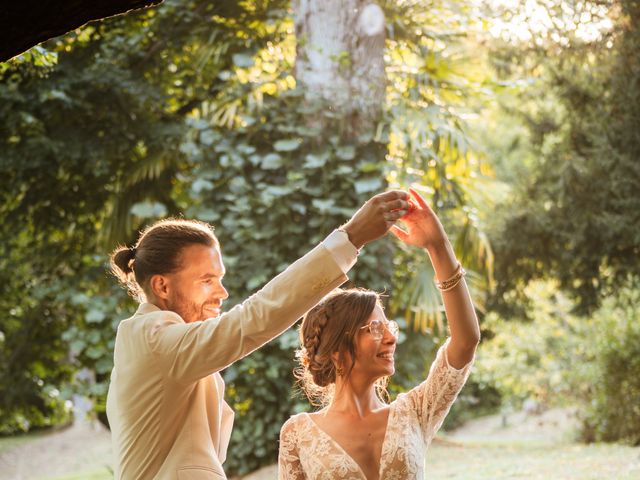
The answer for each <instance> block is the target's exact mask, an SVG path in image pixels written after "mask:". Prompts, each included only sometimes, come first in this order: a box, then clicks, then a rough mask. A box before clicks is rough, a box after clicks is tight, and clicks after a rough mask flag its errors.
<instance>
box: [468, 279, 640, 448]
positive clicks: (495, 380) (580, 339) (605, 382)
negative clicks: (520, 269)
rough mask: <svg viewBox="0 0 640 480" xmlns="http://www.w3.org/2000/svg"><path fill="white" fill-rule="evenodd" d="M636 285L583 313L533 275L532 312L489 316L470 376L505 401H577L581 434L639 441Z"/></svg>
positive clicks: (639, 299) (639, 300)
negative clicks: (586, 314)
mask: <svg viewBox="0 0 640 480" xmlns="http://www.w3.org/2000/svg"><path fill="white" fill-rule="evenodd" d="M639 287H640V285H639V284H638V282H637V281H636V282H635V283H630V284H629V285H628V286H626V287H624V288H622V289H620V290H619V292H617V293H616V295H612V296H610V297H608V298H606V299H605V300H604V302H603V305H602V307H601V308H600V309H598V310H597V311H596V312H595V314H594V315H593V316H592V317H590V318H585V317H578V316H576V315H573V314H571V313H570V312H571V310H572V307H573V304H572V303H571V302H569V301H567V299H566V298H565V297H564V296H563V295H562V294H561V293H559V292H557V291H556V286H555V285H554V284H552V283H543V282H532V283H531V284H530V285H529V286H528V287H527V288H526V289H525V292H526V294H527V297H528V298H529V300H530V306H531V307H532V309H531V310H530V311H529V317H530V318H527V319H524V320H523V319H519V320H518V319H512V320H509V321H506V320H504V319H501V318H499V317H498V316H497V315H495V314H491V315H489V316H488V318H487V321H486V322H485V323H484V327H485V328H488V329H489V330H490V331H492V332H493V335H494V336H493V338H491V339H490V340H488V341H485V342H483V343H482V345H481V346H480V349H479V354H478V369H477V373H476V378H477V379H478V381H479V382H481V383H483V384H485V385H491V386H494V387H495V388H496V389H497V390H498V391H499V392H500V394H501V396H502V400H503V402H504V403H506V404H508V405H510V406H511V407H518V406H520V405H521V404H522V402H523V401H524V400H525V399H528V398H533V399H535V400H537V401H538V402H540V403H541V404H543V405H545V406H554V405H567V404H571V405H576V406H577V407H578V415H579V417H580V419H581V421H582V431H581V436H582V438H583V439H584V440H586V441H624V442H627V443H631V444H634V445H637V444H639V443H640V404H639V403H638V399H639V398H640V376H639V375H638V372H639V371H640V324H639V323H638V321H637V319H638V318H640V288H639Z"/></svg>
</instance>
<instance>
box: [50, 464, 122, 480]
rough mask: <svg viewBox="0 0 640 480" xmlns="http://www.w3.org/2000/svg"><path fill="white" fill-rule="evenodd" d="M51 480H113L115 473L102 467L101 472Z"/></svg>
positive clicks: (94, 471) (88, 472)
mask: <svg viewBox="0 0 640 480" xmlns="http://www.w3.org/2000/svg"><path fill="white" fill-rule="evenodd" d="M47 480H49V479H47ZM50 480H113V473H111V472H110V471H109V470H107V468H105V467H102V468H101V469H99V470H92V471H87V472H83V473H75V474H73V475H65V476H63V477H55V478H52V479H50Z"/></svg>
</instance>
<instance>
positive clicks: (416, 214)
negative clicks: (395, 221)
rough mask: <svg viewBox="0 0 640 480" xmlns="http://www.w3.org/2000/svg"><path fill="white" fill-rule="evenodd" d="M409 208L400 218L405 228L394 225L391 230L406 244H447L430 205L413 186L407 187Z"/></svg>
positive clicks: (446, 239)
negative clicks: (409, 193) (409, 194)
mask: <svg viewBox="0 0 640 480" xmlns="http://www.w3.org/2000/svg"><path fill="white" fill-rule="evenodd" d="M409 192H411V196H412V198H410V200H409V202H410V208H409V211H408V212H407V214H406V215H405V216H403V217H402V218H401V221H403V222H404V223H405V225H406V230H403V229H402V228H400V227H398V226H396V225H394V226H392V227H391V232H392V233H393V234H394V235H395V236H396V237H398V238H399V239H400V240H402V241H403V242H404V243H406V244H408V245H415V246H416V247H420V248H426V249H428V250H429V249H431V248H437V247H441V246H444V245H446V244H447V242H448V238H447V234H446V233H445V231H444V228H443V227H442V224H441V223H440V220H439V219H438V217H437V216H436V214H435V213H434V211H433V210H431V207H429V205H428V204H427V202H426V200H425V199H424V198H422V195H420V194H419V193H418V192H416V191H415V190H414V189H413V188H410V189H409Z"/></svg>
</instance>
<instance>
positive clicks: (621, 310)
mask: <svg viewBox="0 0 640 480" xmlns="http://www.w3.org/2000/svg"><path fill="white" fill-rule="evenodd" d="M638 319H640V288H639V285H638V284H637V283H636V285H635V288H634V289H631V288H623V289H622V290H620V292H619V293H618V295H616V296H615V297H610V298H607V299H606V300H605V301H604V303H603V305H602V307H601V308H600V309H599V310H598V311H597V312H596V314H595V315H594V318H593V327H594V328H593V330H592V335H590V336H589V337H588V338H586V339H585V341H588V342H590V344H591V345H592V348H593V349H594V354H593V359H594V362H595V364H594V368H593V369H591V370H590V373H591V375H590V376H589V378H587V379H586V380H587V381H588V384H589V385H590V386H591V389H590V402H588V403H587V404H586V405H585V408H584V411H583V413H582V421H583V430H582V436H583V438H584V439H585V440H587V441H605V442H609V441H623V442H626V443H630V444H631V445H640V322H638Z"/></svg>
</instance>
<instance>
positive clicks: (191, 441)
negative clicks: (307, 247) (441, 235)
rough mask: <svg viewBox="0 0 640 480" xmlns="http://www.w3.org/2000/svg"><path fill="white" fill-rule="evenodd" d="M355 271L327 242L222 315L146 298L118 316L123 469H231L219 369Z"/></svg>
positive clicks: (113, 395)
mask: <svg viewBox="0 0 640 480" xmlns="http://www.w3.org/2000/svg"><path fill="white" fill-rule="evenodd" d="M346 280H347V277H346V275H345V274H344V273H343V271H342V270H341V269H340V267H339V266H338V264H337V263H336V260H335V259H334V257H333V256H332V254H331V253H330V252H329V250H328V249H327V248H326V247H325V246H324V245H323V244H320V245H319V246H317V247H316V248H315V249H313V250H312V251H311V252H309V253H308V254H307V255H305V256H304V257H302V258H301V259H300V260H298V261H297V262H295V263H294V264H292V265H291V266H289V268H287V270H285V271H284V272H283V273H281V274H280V275H278V276H277V277H276V278H274V279H273V280H272V281H271V282H269V283H268V284H267V285H266V286H265V287H264V288H263V289H262V290H260V291H259V292H258V293H256V294H255V295H253V296H251V297H250V298H249V299H248V300H246V301H245V302H243V303H242V304H241V305H238V306H236V307H234V308H233V309H231V310H230V311H229V312H228V313H225V314H223V315H221V316H220V317H217V318H211V319H208V320H205V321H202V322H194V323H185V322H184V321H183V320H182V318H181V317H180V316H179V315H177V314H176V313H174V312H171V311H163V310H160V309H159V308H158V307H156V306H155V305H152V304H149V303H144V304H142V305H140V307H139V308H138V311H137V312H136V313H135V315H134V316H133V317H131V318H129V319H127V320H123V321H122V322H121V323H120V325H119V326H118V332H117V334H116V342H115V351H114V367H113V372H112V374H111V383H110V385H109V393H108V395H107V416H108V418H109V423H110V427H111V435H112V442H113V450H114V451H113V453H114V460H115V461H114V463H115V465H114V467H115V468H114V472H115V478H116V479H121V480H134V479H136V480H137V479H159V480H174V479H175V480H205V479H206V480H210V479H211V480H213V479H225V478H226V476H225V474H224V471H223V469H222V463H223V462H224V460H225V458H226V454H227V445H228V443H229V438H230V435H231V427H232V424H233V411H232V409H231V408H230V407H229V406H228V405H227V403H226V402H225V401H224V399H223V396H224V381H223V380H222V377H221V375H220V373H219V372H220V370H222V369H224V368H225V367H227V366H228V365H229V364H231V363H233V362H235V361H236V360H238V359H240V358H242V357H244V356H245V355H248V354H249V353H251V352H252V351H253V350H255V349H257V348H258V347H260V346H261V345H263V344H264V343H266V342H268V341H269V340H271V339H272V338H274V337H275V336H277V335H279V334H280V333H282V332H283V331H285V330H286V329H287V328H289V327H290V326H291V325H292V324H293V323H295V321H296V320H297V319H299V318H300V317H301V316H302V315H304V313H305V312H306V311H308V310H309V309H311V308H312V307H313V306H314V305H316V304H317V303H318V302H319V301H320V300H321V299H322V298H323V297H324V296H325V295H326V294H327V293H329V292H330V291H331V290H332V289H334V288H336V287H338V286H339V285H341V284H342V283H344V282H345V281H346Z"/></svg>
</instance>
